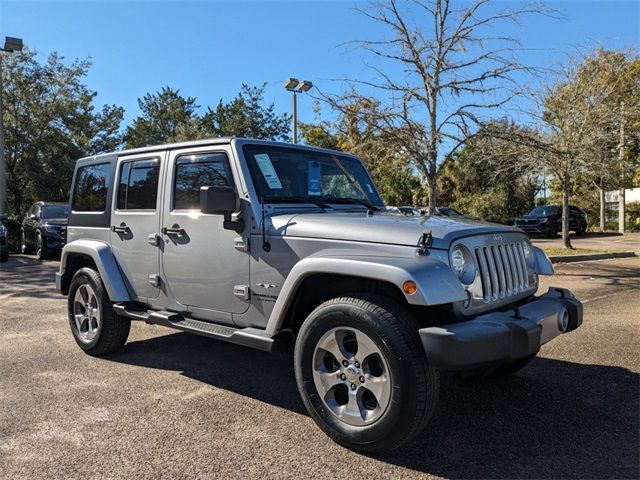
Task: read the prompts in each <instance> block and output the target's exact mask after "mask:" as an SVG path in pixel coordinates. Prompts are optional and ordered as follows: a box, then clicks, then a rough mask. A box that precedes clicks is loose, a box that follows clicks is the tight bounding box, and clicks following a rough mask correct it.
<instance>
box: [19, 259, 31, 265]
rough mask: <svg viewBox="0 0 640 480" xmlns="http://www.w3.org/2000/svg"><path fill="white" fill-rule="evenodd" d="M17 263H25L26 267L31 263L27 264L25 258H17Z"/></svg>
mask: <svg viewBox="0 0 640 480" xmlns="http://www.w3.org/2000/svg"><path fill="white" fill-rule="evenodd" d="M16 260H17V261H19V262H20V263H24V264H25V265H28V264H29V262H27V261H26V260H24V259H23V258H16Z"/></svg>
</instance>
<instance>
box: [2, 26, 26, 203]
mask: <svg viewBox="0 0 640 480" xmlns="http://www.w3.org/2000/svg"><path fill="white" fill-rule="evenodd" d="M22 46H23V45H22V39H20V38H13V37H5V39H4V48H0V51H2V52H10V53H11V52H20V51H22ZM2 89H3V87H2V54H1V53H0V213H5V212H6V210H5V209H6V205H7V175H6V168H5V160H4V119H3V117H2V112H3V106H2Z"/></svg>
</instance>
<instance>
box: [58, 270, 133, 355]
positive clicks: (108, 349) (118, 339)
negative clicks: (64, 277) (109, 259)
mask: <svg viewBox="0 0 640 480" xmlns="http://www.w3.org/2000/svg"><path fill="white" fill-rule="evenodd" d="M84 284H88V285H89V286H90V287H91V289H92V290H93V292H95V297H96V300H97V302H96V304H97V306H98V307H99V309H100V315H101V324H100V326H99V328H98V329H97V334H96V335H95V337H94V338H93V339H91V340H90V341H87V340H85V339H84V338H83V337H82V335H81V333H80V332H79V330H78V327H77V325H76V322H75V319H74V301H75V300H74V299H75V296H76V292H77V290H78V289H79V288H80V287H81V286H82V285H84ZM67 311H68V315H69V326H70V327H71V333H72V334H73V338H74V339H75V341H76V343H77V344H78V346H79V347H80V348H81V349H82V350H84V351H85V352H86V353H88V354H89V355H94V356H99V355H105V354H107V353H112V352H115V351H116V350H118V349H119V348H121V347H122V346H123V345H124V344H125V343H126V341H127V338H128V337H129V330H130V328H131V320H129V319H128V318H125V317H121V316H119V315H116V313H115V311H114V310H113V303H112V302H111V300H109V295H107V292H106V290H105V288H104V285H103V284H102V279H101V278H100V275H99V274H98V272H96V271H95V270H93V269H91V268H81V269H80V270H78V271H77V272H76V274H75V275H74V276H73V279H72V280H71V285H70V287H69V296H68V301H67Z"/></svg>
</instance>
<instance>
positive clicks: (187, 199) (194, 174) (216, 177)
mask: <svg viewBox="0 0 640 480" xmlns="http://www.w3.org/2000/svg"><path fill="white" fill-rule="evenodd" d="M232 185H233V181H232V179H231V172H230V170H229V161H228V159H227V155H226V154H225V153H207V154H200V155H183V156H180V157H178V159H177V160H176V170H175V184H174V190H173V209H174V210H199V209H200V187H213V186H223V187H224V186H232Z"/></svg>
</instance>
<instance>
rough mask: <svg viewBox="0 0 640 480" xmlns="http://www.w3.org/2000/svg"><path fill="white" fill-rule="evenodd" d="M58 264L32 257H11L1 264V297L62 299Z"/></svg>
mask: <svg viewBox="0 0 640 480" xmlns="http://www.w3.org/2000/svg"><path fill="white" fill-rule="evenodd" d="M57 269H58V263H57V262H47V261H45V262H41V261H39V260H36V259H34V258H32V257H24V256H21V257H17V256H14V255H12V256H10V257H9V261H8V262H7V263H3V264H0V295H2V296H7V297H11V298H25V297H30V298H56V299H62V298H63V297H62V295H60V292H58V291H57V290H56V288H55V287H56V280H55V272H56V271H57Z"/></svg>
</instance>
